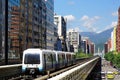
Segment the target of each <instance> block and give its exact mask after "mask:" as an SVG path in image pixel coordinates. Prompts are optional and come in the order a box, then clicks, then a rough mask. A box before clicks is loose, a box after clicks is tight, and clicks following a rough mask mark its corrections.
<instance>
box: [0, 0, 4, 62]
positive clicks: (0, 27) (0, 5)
mask: <svg viewBox="0 0 120 80" xmlns="http://www.w3.org/2000/svg"><path fill="white" fill-rule="evenodd" d="M4 13H5V0H0V35H1V36H0V60H1V58H4V55H5V50H4V49H5V45H4V43H5V14H4Z"/></svg>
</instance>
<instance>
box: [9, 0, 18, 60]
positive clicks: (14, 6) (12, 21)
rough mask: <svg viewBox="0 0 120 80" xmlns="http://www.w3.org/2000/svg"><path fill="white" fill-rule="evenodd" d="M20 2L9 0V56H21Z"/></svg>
mask: <svg viewBox="0 0 120 80" xmlns="http://www.w3.org/2000/svg"><path fill="white" fill-rule="evenodd" d="M19 30H20V2H19V0H8V57H10V58H14V57H17V58H19V56H20V54H19V51H20V48H19V47H20V42H19V33H20V32H19Z"/></svg>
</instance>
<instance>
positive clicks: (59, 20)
mask: <svg viewBox="0 0 120 80" xmlns="http://www.w3.org/2000/svg"><path fill="white" fill-rule="evenodd" d="M54 24H55V25H57V27H58V37H59V39H60V40H61V43H62V51H67V47H66V20H65V19H64V17H62V16H60V15H54Z"/></svg>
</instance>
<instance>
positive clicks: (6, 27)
mask: <svg viewBox="0 0 120 80" xmlns="http://www.w3.org/2000/svg"><path fill="white" fill-rule="evenodd" d="M3 1H5V43H4V44H5V49H4V50H5V64H6V65H7V64H8V0H3Z"/></svg>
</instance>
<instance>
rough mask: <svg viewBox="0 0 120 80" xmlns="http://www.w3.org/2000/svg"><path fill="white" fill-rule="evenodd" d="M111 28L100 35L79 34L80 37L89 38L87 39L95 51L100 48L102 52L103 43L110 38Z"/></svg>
mask: <svg viewBox="0 0 120 80" xmlns="http://www.w3.org/2000/svg"><path fill="white" fill-rule="evenodd" d="M112 31H113V28H111V29H108V30H105V31H103V32H101V33H94V32H81V33H80V34H81V36H85V37H89V39H90V40H91V41H92V42H94V43H95V46H96V50H97V49H98V48H100V50H103V47H104V43H105V42H106V41H107V40H108V39H109V38H110V37H111V32H112Z"/></svg>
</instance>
